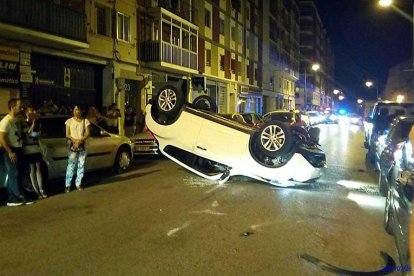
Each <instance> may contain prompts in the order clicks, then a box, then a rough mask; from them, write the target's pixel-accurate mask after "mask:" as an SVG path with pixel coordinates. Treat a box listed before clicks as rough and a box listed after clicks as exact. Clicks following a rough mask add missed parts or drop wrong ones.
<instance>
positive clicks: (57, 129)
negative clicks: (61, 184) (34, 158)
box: [39, 117, 69, 178]
mask: <svg viewBox="0 0 414 276" xmlns="http://www.w3.org/2000/svg"><path fill="white" fill-rule="evenodd" d="M67 119H68V118H67V117H41V118H39V121H40V125H41V134H40V138H39V145H40V148H41V150H42V154H43V159H44V161H45V162H46V164H47V166H48V174H49V177H50V178H55V177H59V176H63V175H65V173H66V167H67V158H68V149H69V145H68V143H67V141H66V126H65V121H66V120H67Z"/></svg>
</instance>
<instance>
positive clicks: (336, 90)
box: [333, 89, 341, 95]
mask: <svg viewBox="0 0 414 276" xmlns="http://www.w3.org/2000/svg"><path fill="white" fill-rule="evenodd" d="M340 92H341V91H339V90H338V89H334V91H333V93H334V95H338V94H339V93H340Z"/></svg>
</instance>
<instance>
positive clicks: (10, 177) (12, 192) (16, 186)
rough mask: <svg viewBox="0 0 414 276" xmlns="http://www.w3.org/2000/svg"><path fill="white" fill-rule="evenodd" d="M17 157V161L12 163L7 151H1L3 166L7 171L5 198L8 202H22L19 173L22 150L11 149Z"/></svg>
mask: <svg viewBox="0 0 414 276" xmlns="http://www.w3.org/2000/svg"><path fill="white" fill-rule="evenodd" d="M12 150H13V151H14V152H15V153H16V155H17V161H16V162H15V163H13V162H12V161H11V159H10V157H9V153H8V152H7V151H5V150H4V151H2V155H3V160H4V165H5V167H6V171H7V196H8V198H7V199H8V202H17V201H22V200H24V196H23V194H22V191H21V188H20V187H21V173H22V149H21V148H12Z"/></svg>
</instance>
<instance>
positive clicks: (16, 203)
mask: <svg viewBox="0 0 414 276" xmlns="http://www.w3.org/2000/svg"><path fill="white" fill-rule="evenodd" d="M33 203H34V200H31V199H25V200H22V201H13V202H7V206H21V205H31V204H33Z"/></svg>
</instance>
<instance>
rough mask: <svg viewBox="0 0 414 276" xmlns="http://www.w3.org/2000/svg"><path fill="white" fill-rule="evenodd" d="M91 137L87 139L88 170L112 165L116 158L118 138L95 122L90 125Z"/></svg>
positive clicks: (86, 165)
mask: <svg viewBox="0 0 414 276" xmlns="http://www.w3.org/2000/svg"><path fill="white" fill-rule="evenodd" d="M89 130H90V137H89V138H88V139H87V140H86V149H87V153H88V154H87V157H86V163H85V167H86V169H87V170H95V169H100V168H106V167H111V166H112V165H113V161H114V158H115V154H116V152H115V150H116V147H117V143H118V139H117V138H116V137H115V136H114V137H112V136H111V135H110V134H109V133H107V132H106V131H104V130H103V129H102V128H100V127H99V126H97V125H95V124H91V125H90V126H89Z"/></svg>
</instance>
